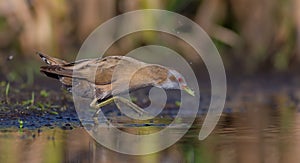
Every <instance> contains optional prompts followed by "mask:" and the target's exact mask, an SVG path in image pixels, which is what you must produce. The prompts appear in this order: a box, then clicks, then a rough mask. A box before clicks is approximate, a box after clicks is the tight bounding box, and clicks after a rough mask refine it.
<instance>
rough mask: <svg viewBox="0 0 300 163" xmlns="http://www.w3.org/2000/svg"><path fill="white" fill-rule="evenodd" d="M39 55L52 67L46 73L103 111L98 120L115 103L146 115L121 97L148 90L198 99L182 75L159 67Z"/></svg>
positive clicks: (113, 58)
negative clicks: (173, 91) (174, 91)
mask: <svg viewBox="0 0 300 163" xmlns="http://www.w3.org/2000/svg"><path fill="white" fill-rule="evenodd" d="M37 54H38V55H39V56H40V57H41V59H42V60H43V61H44V62H45V63H47V64H48V65H47V66H41V68H40V71H41V72H42V73H44V74H46V75H47V76H49V77H52V78H56V79H58V80H59V81H60V82H61V83H62V84H63V85H64V86H65V87H67V89H68V90H72V91H73V93H75V94H76V95H78V96H81V97H88V98H91V99H94V100H93V101H92V102H91V104H90V106H91V107H93V108H95V109H99V110H98V111H97V112H96V113H95V115H94V117H97V116H98V114H99V112H100V111H101V107H103V106H105V105H107V104H109V103H111V102H113V101H114V100H118V101H119V102H122V103H124V104H126V105H127V106H129V107H130V108H132V109H133V110H134V111H136V112H137V113H139V114H144V113H145V111H144V110H143V109H141V108H140V107H139V106H137V105H136V104H134V103H132V102H131V101H129V100H127V99H126V98H122V97H120V96H118V95H120V94H121V93H123V92H126V91H133V90H136V89H139V88H143V87H147V86H155V87H159V88H164V89H180V90H184V91H186V92H187V93H188V94H190V95H192V96H194V92H193V91H192V90H191V89H190V88H189V87H188V86H187V84H186V81H185V79H184V77H183V76H182V75H181V74H180V73H179V72H177V71H176V70H174V69H171V68H167V67H164V66H161V65H158V64H148V63H144V62H142V61H139V60H136V59H133V58H131V57H126V56H108V57H105V58H96V59H84V60H78V61H76V62H71V63H68V62H66V61H64V60H61V59H57V58H53V57H50V56H48V55H45V54H42V53H37ZM72 82H73V84H72ZM126 84H127V85H126ZM74 91H75V92H74Z"/></svg>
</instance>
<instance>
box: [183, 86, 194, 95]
mask: <svg viewBox="0 0 300 163" xmlns="http://www.w3.org/2000/svg"><path fill="white" fill-rule="evenodd" d="M182 90H184V91H185V92H186V93H187V94H189V95H191V96H195V92H194V91H193V90H192V89H191V88H189V87H188V86H183V87H182Z"/></svg>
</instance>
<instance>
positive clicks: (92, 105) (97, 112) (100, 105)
mask: <svg viewBox="0 0 300 163" xmlns="http://www.w3.org/2000/svg"><path fill="white" fill-rule="evenodd" d="M97 101H98V99H97V98H94V100H93V101H92V102H91V103H90V107H91V108H94V109H98V110H97V111H96V112H95V113H94V115H93V119H94V122H95V123H96V124H99V122H98V116H99V114H100V112H101V107H103V106H105V105H108V104H110V103H112V102H113V101H114V100H113V98H109V99H107V100H105V101H103V102H100V103H99V104H97Z"/></svg>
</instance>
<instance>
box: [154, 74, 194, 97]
mask: <svg viewBox="0 0 300 163" xmlns="http://www.w3.org/2000/svg"><path fill="white" fill-rule="evenodd" d="M158 87H161V88H165V89H179V90H183V91H185V92H186V93H188V94H189V95H191V96H195V93H194V91H193V90H192V89H190V88H189V87H188V86H187V83H186V81H185V79H184V77H183V76H182V75H181V74H180V73H179V72H178V71H176V70H172V69H170V70H169V71H168V77H167V78H166V80H164V81H163V82H161V83H160V84H159V86H158Z"/></svg>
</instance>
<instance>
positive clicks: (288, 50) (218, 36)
mask: <svg viewBox="0 0 300 163" xmlns="http://www.w3.org/2000/svg"><path fill="white" fill-rule="evenodd" d="M299 6H300V2H299V1H297V0H277V1H272V0H251V1H250V0H185V1H182V0H164V1H160V0H130V1H125V0H89V1H80V0H73V1H61V0H52V1H38V0H12V1H11V0H0V54H1V55H0V66H1V67H0V70H1V72H0V73H1V74H3V75H1V76H2V77H1V78H2V80H9V81H14V80H24V81H27V82H28V83H32V81H33V80H34V79H33V77H34V76H35V74H37V72H38V71H39V70H38V69H37V68H36V67H37V66H38V64H39V62H40V61H38V58H37V56H36V55H35V52H36V51H41V52H43V53H46V54H48V55H51V56H56V57H60V58H63V59H68V60H73V59H74V58H75V57H76V54H77V52H78V50H79V49H80V46H81V44H82V43H83V41H84V40H85V39H86V38H87V36H88V35H89V34H90V33H91V32H92V31H93V30H94V29H95V28H96V27H97V26H99V25H100V24H102V23H103V22H105V21H107V20H109V19H110V18H113V17H114V16H116V15H120V14H122V13H125V12H129V11H134V10H137V9H150V8H151V9H153V8H155V9H165V10H169V11H173V12H176V13H179V14H182V15H184V16H187V17H188V18H190V19H192V20H193V21H195V22H196V23H198V24H199V25H200V26H201V27H202V28H203V29H204V30H205V31H206V32H207V33H208V34H209V36H210V37H211V38H212V39H213V41H214V43H215V45H216V46H217V48H218V50H219V52H220V54H221V57H222V59H223V61H224V64H225V67H226V70H227V71H228V72H234V73H237V74H255V73H258V72H267V73H269V72H284V73H285V72H293V71H295V70H296V69H297V65H298V64H299V62H300V42H299V41H300V39H299V38H300V10H298V8H299ZM145 21H146V20H145ZM140 23H145V22H140ZM149 33H150V34H149ZM137 40H138V41H137ZM157 40H162V37H161V36H158V35H157V34H155V33H151V32H148V34H147V33H146V34H133V36H130V37H128V38H127V37H125V38H123V39H121V40H120V41H119V43H116V44H114V45H113V46H112V47H111V48H110V49H109V51H108V53H109V54H110V55H124V54H126V53H127V52H128V51H130V50H132V49H135V48H137V47H139V46H142V45H145V44H155V43H157V42H158V41H157ZM177 40H178V42H176V41H173V42H172V41H171V42H172V43H170V46H172V47H171V48H172V49H176V50H177V51H179V52H181V53H182V52H183V51H184V53H183V54H189V53H191V52H189V50H192V49H188V48H185V47H184V46H180V45H181V44H182V43H180V40H179V39H177ZM169 42H170V41H169ZM24 70H26V71H24Z"/></svg>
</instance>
